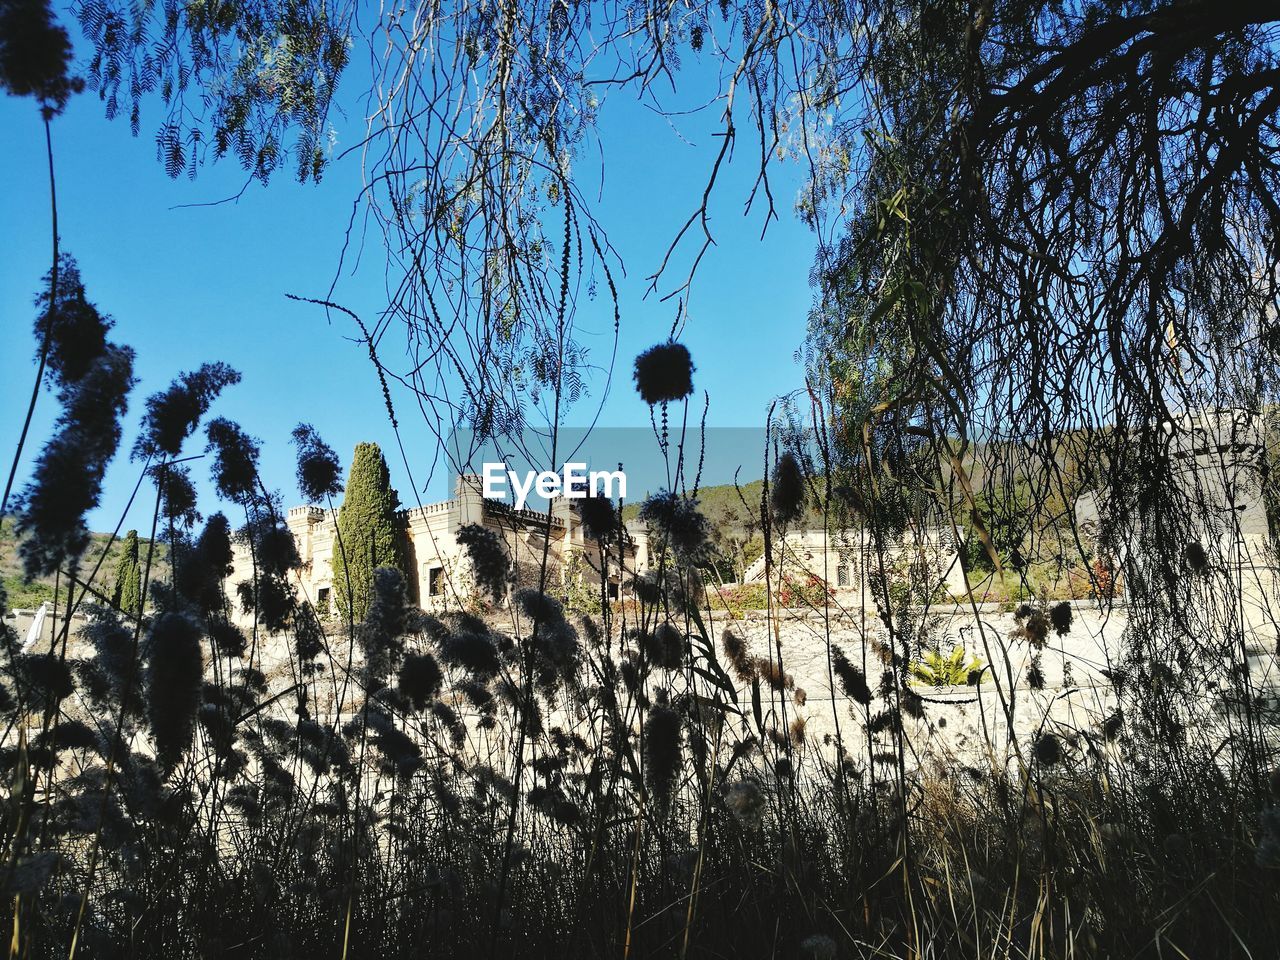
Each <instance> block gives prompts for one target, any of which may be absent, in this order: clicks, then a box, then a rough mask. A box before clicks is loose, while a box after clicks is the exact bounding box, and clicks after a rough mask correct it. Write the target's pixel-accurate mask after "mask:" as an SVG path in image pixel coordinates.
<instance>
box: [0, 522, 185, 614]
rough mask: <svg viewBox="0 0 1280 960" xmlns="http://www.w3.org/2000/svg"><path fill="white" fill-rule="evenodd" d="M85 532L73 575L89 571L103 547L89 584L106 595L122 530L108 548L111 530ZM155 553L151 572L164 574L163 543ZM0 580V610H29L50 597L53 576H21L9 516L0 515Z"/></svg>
mask: <svg viewBox="0 0 1280 960" xmlns="http://www.w3.org/2000/svg"><path fill="white" fill-rule="evenodd" d="M89 536H90V544H89V549H88V550H86V551H85V555H84V560H83V561H82V562H81V569H80V570H79V571H78V574H77V575H78V576H79V577H80V578H81V579H82V580H84V579H86V578H87V577H88V576H89V574H90V573H92V572H93V568H94V566H95V565H96V564H97V562H98V558H99V557H100V556H102V551H103V550H104V549H106V550H107V559H106V560H105V561H104V562H103V564H102V567H101V568H100V569H99V571H98V576H97V577H96V578H94V580H93V581H91V582H90V586H91V587H92V588H93V589H94V590H97V591H98V592H100V593H102V594H104V595H106V596H110V595H111V593H112V591H113V590H114V589H115V571H116V560H117V559H119V557H120V551H121V550H122V549H123V540H124V536H123V533H122V534H121V537H120V539H119V540H117V541H116V542H115V543H112V544H111V546H110V548H109V549H108V548H107V544H108V543H110V541H111V534H109V533H93V534H90V535H89ZM140 546H141V549H142V550H143V551H144V552H145V551H146V549H147V541H146V540H142V541H141V542H140ZM156 554H157V560H158V561H159V562H158V563H157V566H156V570H155V571H154V573H155V574H160V575H165V574H163V570H164V569H165V564H164V560H163V557H164V554H165V551H164V548H163V546H161V548H160V549H158V550H157V551H156ZM153 575H154V574H153ZM0 583H2V584H3V586H4V592H5V595H6V600H5V607H6V610H5V611H4V612H6V613H7V612H8V611H9V610H32V609H34V608H36V607H38V606H40V604H41V603H44V602H45V601H46V600H52V599H53V589H54V578H53V577H39V578H37V579H35V580H33V581H31V582H30V583H27V582H26V581H25V580H24V578H23V575H22V558H21V557H20V556H19V555H18V540H17V537H16V535H15V534H14V529H13V517H4V518H0ZM58 586H59V589H60V590H65V589H66V582H65V580H64V581H62V582H61V583H59V585H58ZM63 596H64V597H65V596H66V594H65V593H63Z"/></svg>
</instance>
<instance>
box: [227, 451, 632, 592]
mask: <svg viewBox="0 0 1280 960" xmlns="http://www.w3.org/2000/svg"><path fill="white" fill-rule="evenodd" d="M481 490H482V487H481V481H480V478H479V477H477V476H472V475H467V476H461V477H458V479H457V483H456V487H455V496H454V497H453V498H452V499H450V500H444V501H441V502H439V503H431V504H427V505H425V506H421V507H414V508H411V509H408V510H402V511H400V514H399V517H400V521H401V524H402V529H403V532H404V543H405V561H406V564H405V565H406V567H407V571H406V572H407V574H408V576H407V581H408V582H407V586H408V591H409V597H410V600H411V602H413V603H415V604H417V605H418V606H420V607H421V608H422V609H424V610H428V611H433V612H442V611H445V610H457V609H466V608H468V607H470V606H472V605H474V604H475V602H476V601H477V600H478V599H480V598H479V591H478V589H477V587H476V583H475V578H474V575H473V573H472V570H471V564H470V560H469V559H468V557H467V553H466V550H465V548H464V547H463V546H462V545H461V544H460V543H459V542H458V532H459V531H460V530H461V529H462V528H463V527H465V526H468V525H470V524H476V525H478V526H481V527H484V528H486V529H489V530H492V531H493V532H494V533H496V534H498V536H499V537H500V538H501V540H502V542H503V543H504V544H505V545H506V549H507V555H508V556H509V557H510V558H511V561H512V563H513V566H514V577H515V586H516V588H517V589H519V588H520V587H524V586H536V585H537V584H538V583H539V582H540V579H541V570H542V564H543V560H544V556H545V560H546V567H547V580H546V582H547V584H548V592H549V593H552V594H553V595H559V596H561V597H562V598H565V597H568V596H569V595H570V594H571V593H573V592H575V591H589V592H590V593H591V594H592V595H593V596H598V595H599V594H600V592H601V577H602V576H603V579H604V588H603V589H604V594H605V595H606V596H607V597H608V598H609V599H611V600H616V599H619V598H621V597H623V596H624V595H626V594H627V593H628V590H627V587H626V584H627V583H629V582H630V580H631V579H632V578H633V577H634V576H635V574H636V573H642V572H644V570H645V568H646V564H647V558H648V550H647V538H646V536H645V533H644V531H643V529H641V528H639V527H637V526H634V525H630V526H628V527H627V528H624V530H623V536H622V538H621V539H622V543H621V545H619V544H618V543H617V542H615V543H613V544H610V545H609V546H608V549H607V550H606V551H605V553H604V554H602V552H601V550H600V545H599V544H598V543H597V542H596V541H595V540H593V539H591V538H589V537H587V536H586V533H585V531H584V529H583V526H582V523H581V521H580V520H579V518H578V514H577V511H576V510H574V508H573V504H572V501H570V500H565V499H557V500H554V501H552V504H551V508H550V511H549V512H539V511H534V510H516V509H514V508H513V507H511V506H509V505H508V504H506V503H503V502H502V501H499V500H492V499H486V498H485V497H484V496H483V495H482V494H481ZM337 514H338V511H336V510H324V509H321V508H320V507H312V506H301V507H293V508H291V509H290V510H289V512H288V517H287V522H288V526H289V530H290V532H291V533H292V534H293V537H294V541H295V543H296V544H297V548H298V556H299V557H300V558H301V560H302V565H301V567H300V568H299V569H298V571H297V583H298V589H299V592H300V596H301V597H302V598H303V599H306V600H308V601H310V602H311V603H312V604H313V605H314V606H315V607H316V609H317V610H319V611H320V612H321V613H322V614H324V613H333V612H335V611H336V609H337V608H336V602H337V591H338V590H339V589H340V588H341V585H340V584H336V583H335V581H334V573H333V561H334V557H335V555H336V554H337V553H338V550H339V544H338V516H337ZM251 575H252V565H251V562H250V559H249V557H248V555H247V552H246V551H244V550H243V549H241V548H239V547H237V550H236V557H235V567H234V570H233V572H232V574H231V580H232V582H233V583H238V582H240V581H243V580H246V579H249V578H250V577H251Z"/></svg>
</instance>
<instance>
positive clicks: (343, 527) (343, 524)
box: [333, 443, 408, 621]
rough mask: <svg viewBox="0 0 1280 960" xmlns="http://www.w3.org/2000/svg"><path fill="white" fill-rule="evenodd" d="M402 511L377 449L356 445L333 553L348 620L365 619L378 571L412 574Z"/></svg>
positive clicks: (340, 598)
mask: <svg viewBox="0 0 1280 960" xmlns="http://www.w3.org/2000/svg"><path fill="white" fill-rule="evenodd" d="M399 508H400V498H399V497H397V496H396V492H395V491H394V490H392V489H391V474H390V472H389V471H388V470H387V461H386V460H385V459H384V458H383V456H382V451H381V450H380V449H379V448H378V445H377V444H376V443H360V444H356V452H355V456H354V458H353V459H352V461H351V473H350V475H349V477H348V480H347V492H346V496H344V497H343V499H342V506H341V507H340V508H339V510H338V538H339V543H338V544H335V546H334V552H333V592H334V595H335V596H336V597H337V599H338V608H339V609H340V610H341V611H342V614H343V616H344V617H345V616H351V617H352V618H353V619H354V620H357V621H359V620H363V619H364V616H365V614H366V613H368V611H369V601H370V599H371V598H372V596H373V571H374V570H376V569H377V568H378V567H395V568H396V569H397V570H399V571H400V572H401V573H405V574H407V573H408V571H407V570H406V569H405V559H404V540H403V537H404V534H403V531H402V530H401V528H400V522H399V520H398V518H397V517H396V511H397V510H398V509H399Z"/></svg>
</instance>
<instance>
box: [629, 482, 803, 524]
mask: <svg viewBox="0 0 1280 960" xmlns="http://www.w3.org/2000/svg"><path fill="white" fill-rule="evenodd" d="M763 492H764V481H763V480H752V481H750V482H748V483H743V484H740V485H738V486H737V487H735V486H734V485H733V484H732V483H724V484H720V485H719V486H714V487H703V488H702V489H700V490H699V491H698V512H699V513H701V514H702V515H703V516H704V517H706V518H707V519H708V520H710V521H711V525H712V527H713V528H715V529H716V530H717V531H718V532H720V533H722V534H733V535H736V536H741V535H742V534H743V533H744V532H747V531H751V532H755V531H757V530H758V529H759V514H760V495H761V494H762V493H763ZM743 501H746V503H745V505H744V503H743ZM748 507H749V508H750V509H748ZM639 513H640V504H639V503H628V504H627V505H626V506H625V507H623V508H622V519H623V520H634V519H636V517H637V516H638V515H639ZM808 513H809V517H808V519H809V521H810V522H809V523H807V524H805V526H817V527H820V526H822V512H821V511H820V510H818V509H815V508H814V507H813V505H810V508H809V511H808Z"/></svg>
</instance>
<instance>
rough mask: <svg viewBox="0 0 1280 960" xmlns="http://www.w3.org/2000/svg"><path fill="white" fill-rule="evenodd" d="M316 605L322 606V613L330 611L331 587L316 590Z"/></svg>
mask: <svg viewBox="0 0 1280 960" xmlns="http://www.w3.org/2000/svg"><path fill="white" fill-rule="evenodd" d="M316 606H317V607H319V608H320V612H321V613H328V612H329V588H328V587H321V588H320V589H319V590H317V591H316Z"/></svg>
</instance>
